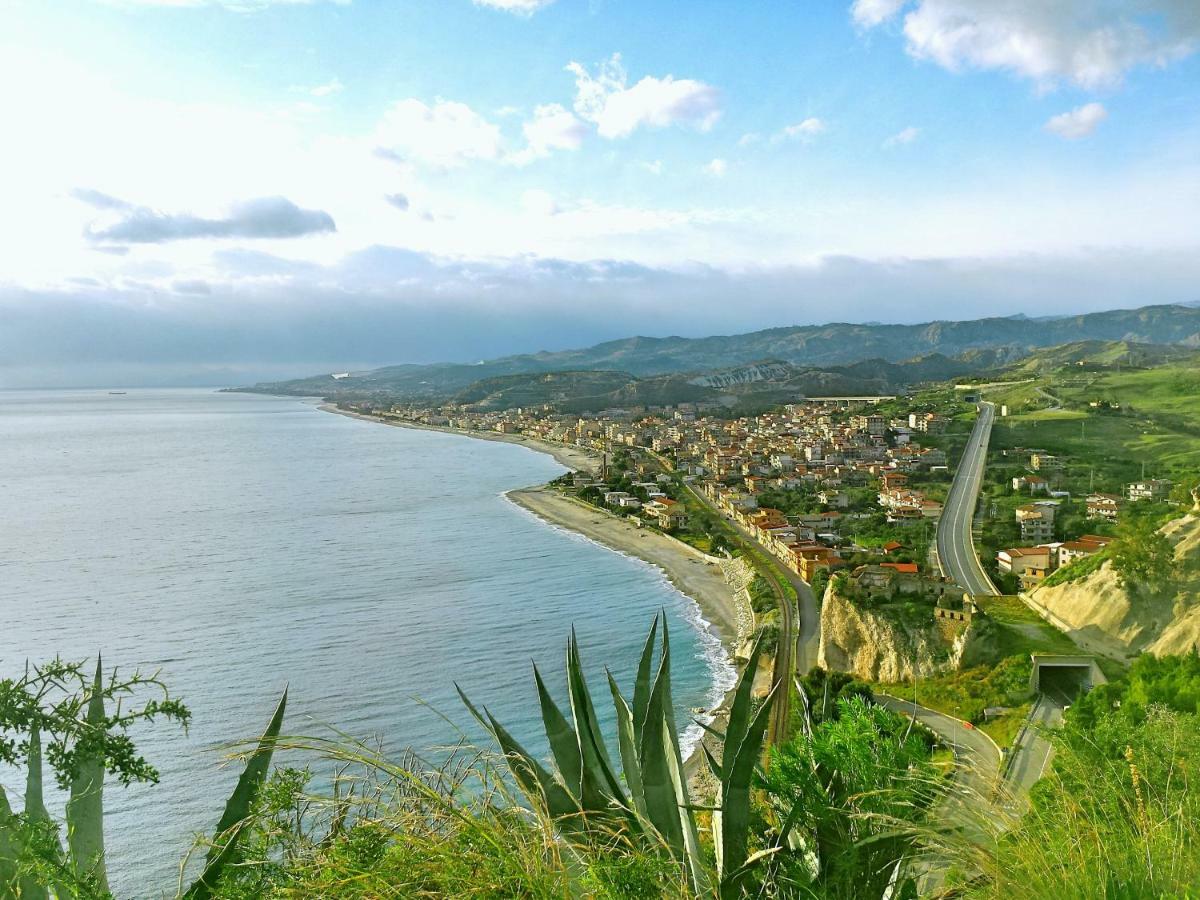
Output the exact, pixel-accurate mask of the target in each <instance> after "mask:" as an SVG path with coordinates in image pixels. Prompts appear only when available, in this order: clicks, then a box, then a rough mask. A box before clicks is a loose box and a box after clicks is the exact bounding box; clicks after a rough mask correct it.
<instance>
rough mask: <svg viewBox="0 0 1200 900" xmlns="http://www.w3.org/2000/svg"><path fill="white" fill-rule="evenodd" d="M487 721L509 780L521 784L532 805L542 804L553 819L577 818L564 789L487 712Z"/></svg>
mask: <svg viewBox="0 0 1200 900" xmlns="http://www.w3.org/2000/svg"><path fill="white" fill-rule="evenodd" d="M488 720H489V721H490V722H491V730H492V733H493V734H494V735H495V736H496V741H497V743H499V744H500V749H501V750H502V751H503V753H504V757H505V759H506V760H507V761H508V767H509V769H510V770H512V773H513V777H514V778H516V779H517V781H518V783H520V784H521V788H522V790H523V791H524V792H525V795H526V796H527V797H528V798H529V799H530V800H531V801H533V802H537V801H538V800H539V799H540V800H541V802H542V803H544V804H545V808H546V811H547V812H548V813H549V814H550V816H551V817H552V818H554V819H556V820H569V819H572V818H574V817H577V816H578V815H579V812H580V808H579V804H578V803H577V802H575V798H574V797H572V796H571V795H570V794H568V793H567V790H566V788H564V787H563V786H562V785H561V784H559V783H558V782H557V781H555V780H554V776H553V775H551V774H550V773H549V772H547V771H546V769H545V767H544V766H542V764H541V763H539V762H538V761H537V760H536V759H534V758H533V756H532V755H531V754H530V753H529V751H527V750H526V749H525V748H524V747H522V746H521V744H520V743H519V742H518V741H517V739H516V738H514V737H513V736H512V735H511V734H509V733H508V730H507V729H505V727H504V726H503V725H501V724H500V723H499V722H497V721H496V720H495V719H494V718H493V717H492V716H491V714H490V713H489V714H488Z"/></svg>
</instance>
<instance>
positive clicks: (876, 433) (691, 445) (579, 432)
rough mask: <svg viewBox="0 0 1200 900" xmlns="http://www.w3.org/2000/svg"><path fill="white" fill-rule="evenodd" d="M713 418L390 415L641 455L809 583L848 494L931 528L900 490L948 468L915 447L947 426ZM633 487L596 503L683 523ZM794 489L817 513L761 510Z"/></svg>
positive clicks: (830, 404)
mask: <svg viewBox="0 0 1200 900" xmlns="http://www.w3.org/2000/svg"><path fill="white" fill-rule="evenodd" d="M713 411H714V410H711V409H705V408H704V407H703V406H700V405H696V404H687V403H684V404H679V405H678V406H675V407H671V408H669V409H664V408H634V409H628V410H626V409H613V410H605V411H604V412H602V413H598V414H596V415H595V416H584V417H580V416H569V415H562V414H557V413H555V412H554V411H553V410H552V409H551V408H549V407H539V408H537V409H515V410H507V411H504V412H494V413H479V412H472V411H462V410H451V409H446V410H442V411H439V412H429V411H427V410H421V409H403V408H398V409H394V410H393V411H392V414H393V415H397V416H399V417H401V418H405V419H408V420H415V421H418V422H423V423H426V424H432V425H444V426H450V427H454V428H458V429H464V430H471V431H478V430H492V431H497V432H502V433H521V434H524V435H528V436H530V437H535V438H540V439H542V440H546V441H555V442H561V443H567V444H576V445H579V446H584V447H589V448H592V449H598V450H606V451H607V450H612V449H613V448H618V447H629V448H635V447H636V448H645V449H647V450H650V451H652V452H653V453H655V454H658V455H660V456H661V457H664V458H668V459H669V460H670V464H671V466H672V467H673V468H674V470H675V471H676V472H679V473H681V474H682V475H683V477H684V478H685V479H686V480H688V481H689V482H691V483H692V484H693V485H694V486H695V487H696V488H697V489H698V490H699V491H701V492H702V493H703V494H704V495H705V496H707V497H708V499H709V500H710V501H711V502H712V503H713V504H714V505H715V506H717V507H718V508H719V509H720V510H722V511H723V512H724V513H726V514H727V515H728V516H729V517H730V518H731V519H733V520H734V521H736V522H738V523H739V524H740V525H741V526H742V527H743V528H744V529H745V530H746V531H747V532H749V533H750V534H751V535H752V536H753V537H754V538H755V539H756V540H757V541H758V542H759V543H760V544H761V545H762V546H763V547H764V548H765V549H766V550H767V551H768V552H770V553H772V554H773V555H774V556H775V557H776V558H778V559H779V560H780V561H781V562H782V563H783V564H784V565H786V566H787V567H788V568H789V569H791V570H792V571H794V572H796V573H797V574H799V575H800V576H801V577H802V578H804V579H805V580H809V581H811V580H812V578H813V577H814V576H815V575H816V574H817V573H818V572H819V571H821V570H826V571H830V570H833V569H837V568H840V567H843V566H844V565H846V564H845V562H844V561H843V559H842V550H840V549H839V544H841V543H842V542H841V540H840V529H841V527H842V524H843V521H844V520H845V519H851V518H853V517H854V516H855V515H856V513H853V512H850V511H848V507H849V506H850V501H849V497H848V495H847V494H846V489H847V488H850V487H858V488H873V487H877V489H878V491H877V497H878V502H879V506H880V507H881V508H882V509H883V510H885V511H886V512H887V514H888V520H889V521H890V522H893V523H895V524H898V525H905V524H908V523H913V522H925V521H929V520H935V519H937V517H938V516H939V515H940V514H941V511H942V506H941V504H940V503H938V502H936V501H935V500H932V499H930V498H929V497H926V496H925V494H924V493H923V492H922V491H920V490H918V489H916V488H914V487H911V486H910V485H909V484H908V482H909V480H910V477H911V476H912V475H914V474H915V473H918V472H929V471H934V472H936V471H938V470H939V469H940V470H941V471H945V470H946V454H945V452H944V451H942V450H941V449H939V448H937V447H931V446H925V445H923V444H922V438H924V436H926V435H929V434H937V433H939V432H941V431H943V430H944V429H945V427H946V425H947V419H946V418H945V417H944V416H942V415H940V414H937V413H933V412H925V411H922V412H912V413H909V414H906V415H904V416H902V417H888V416H885V415H882V414H881V413H879V412H878V411H877V410H876V404H875V403H873V402H872V401H871V398H860V399H837V400H820V401H818V400H813V401H806V402H802V403H795V404H791V405H789V406H785V407H784V408H783V409H781V410H780V411H778V412H772V413H765V414H763V415H759V416H753V417H745V418H738V419H729V418H721V417H718V416H715V415H712V414H711V413H712V412H713ZM637 486H638V487H641V488H643V489H644V498H639V497H635V496H633V495H632V494H631V493H629V492H620V491H610V492H608V493H606V494H605V496H604V502H605V504H606V505H608V506H611V507H614V508H615V509H620V510H628V511H630V512H636V513H637V514H639V515H641V516H643V517H651V518H653V519H655V520H656V521H657V522H658V523H659V524H662V525H664V526H665V527H678V526H679V524H681V523H683V522H685V521H686V514H685V513H684V511H683V510H682V509H680V505H679V504H677V503H675V502H674V501H672V500H671V499H670V498H669V497H667V496H666V495H665V492H663V491H662V490H661V487H660V485H656V484H654V483H652V482H647V483H646V484H640V485H637ZM793 488H808V489H810V492H812V493H815V494H816V496H817V498H818V500H819V503H820V506H821V509H820V510H819V511H817V512H814V513H811V514H808V515H787V514H785V513H784V512H783V511H781V510H778V509H773V508H770V507H766V506H762V505H760V504H759V502H758V495H759V494H761V493H762V492H764V491H770V490H781V489H782V490H786V489H793ZM859 515H861V513H859ZM896 546H897V547H898V546H899V544H898V543H897V544H896ZM896 565H904V566H907V565H912V564H896ZM885 570H886V571H890V572H894V573H895V574H896V576H897V577H901V576H903V577H908V576H910V575H915V574H916V573H915V572H913V573H909V572H907V571H903V572H902V571H900V570H899V569H896V568H895V566H892V567H890V568H889V567H886V566H885ZM868 577H870V576H869V575H868ZM876 580H878V578H876Z"/></svg>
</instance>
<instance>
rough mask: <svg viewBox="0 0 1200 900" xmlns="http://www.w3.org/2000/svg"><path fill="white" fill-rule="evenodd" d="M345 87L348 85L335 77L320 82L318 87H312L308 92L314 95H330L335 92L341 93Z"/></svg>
mask: <svg viewBox="0 0 1200 900" xmlns="http://www.w3.org/2000/svg"><path fill="white" fill-rule="evenodd" d="M345 89H346V86H345V85H344V84H342V82H341V81H340V80H339V79H337V78H333V79H331V80H329V81H327V82H325V83H324V84H318V85H317V86H316V87H314V88H310V89H309V91H308V92H309V93H310V94H312V95H313V96H314V97H329V96H332V95H333V94H338V93H341V92H342V91H343V90H345Z"/></svg>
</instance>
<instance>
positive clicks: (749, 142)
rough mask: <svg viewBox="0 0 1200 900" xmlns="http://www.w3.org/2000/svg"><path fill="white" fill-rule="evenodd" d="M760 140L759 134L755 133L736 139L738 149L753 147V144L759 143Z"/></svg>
mask: <svg viewBox="0 0 1200 900" xmlns="http://www.w3.org/2000/svg"><path fill="white" fill-rule="evenodd" d="M761 140H762V135H761V134H759V133H758V132H757V131H751V132H748V133H746V134H743V135H742V136H741V137H740V138H738V142H737V145H738V146H739V147H750V146H753V145H754V144H757V143H759V142H760V141H761Z"/></svg>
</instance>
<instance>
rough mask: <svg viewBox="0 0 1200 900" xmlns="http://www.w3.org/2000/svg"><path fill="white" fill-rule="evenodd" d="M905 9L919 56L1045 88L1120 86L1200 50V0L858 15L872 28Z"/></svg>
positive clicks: (908, 3) (1018, 2) (1008, 0)
mask: <svg viewBox="0 0 1200 900" xmlns="http://www.w3.org/2000/svg"><path fill="white" fill-rule="evenodd" d="M904 9H907V10H908V11H907V12H906V13H905V15H904V37H905V41H906V45H907V49H908V52H909V53H910V54H911V55H912V56H914V57H916V58H917V59H924V60H930V61H932V62H934V63H937V64H938V65H940V66H942V67H944V68H946V69H949V70H951V71H960V70H962V69H965V68H974V69H1000V70H1005V71H1009V72H1012V73H1014V74H1016V75H1019V76H1021V77H1024V78H1029V79H1032V80H1034V81H1036V82H1038V83H1039V84H1040V85H1041V86H1043V87H1049V86H1052V85H1053V84H1055V83H1057V82H1060V81H1070V82H1074V83H1075V84H1078V85H1081V86H1083V87H1100V86H1108V85H1113V84H1116V83H1118V82H1119V81H1120V80H1121V78H1122V77H1123V76H1124V75H1125V73H1126V72H1128V71H1129V70H1130V69H1132V68H1134V67H1135V66H1141V65H1151V66H1165V65H1167V64H1169V63H1171V62H1172V61H1174V60H1178V59H1182V58H1183V57H1185V56H1188V55H1190V54H1191V53H1194V52H1196V50H1197V48H1198V46H1200V5H1198V4H1197V3H1196V0H1137V2H1120V0H1004V2H1000V0H899V2H897V0H856V2H855V3H854V5H853V6H852V7H851V15H852V16H853V18H854V20H855V22H857V23H858V24H859V25H861V26H863V27H866V28H872V27H875V26H878V25H880V24H883V23H884V22H887V21H890V20H892V19H894V18H895V17H896V16H897V15H898V14H899V13H900V12H901V10H904Z"/></svg>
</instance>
